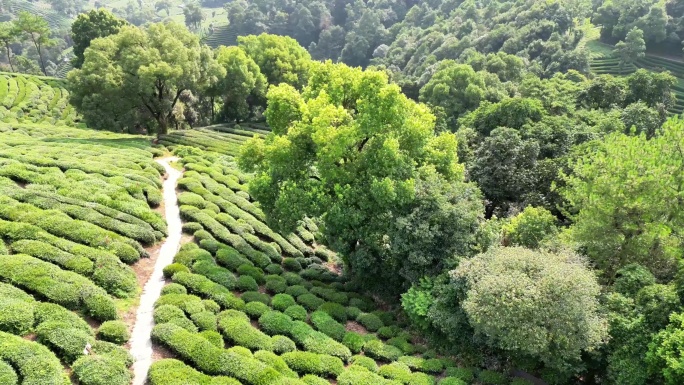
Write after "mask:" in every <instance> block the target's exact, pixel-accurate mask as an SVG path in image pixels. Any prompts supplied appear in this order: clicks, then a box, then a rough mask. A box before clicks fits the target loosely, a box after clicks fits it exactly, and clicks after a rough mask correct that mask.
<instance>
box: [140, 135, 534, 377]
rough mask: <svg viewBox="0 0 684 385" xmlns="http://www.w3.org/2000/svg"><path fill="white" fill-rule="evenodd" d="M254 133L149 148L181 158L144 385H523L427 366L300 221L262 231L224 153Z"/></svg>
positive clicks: (170, 138) (426, 356) (397, 320)
mask: <svg viewBox="0 0 684 385" xmlns="http://www.w3.org/2000/svg"><path fill="white" fill-rule="evenodd" d="M267 133H268V131H267V130H266V129H265V127H259V126H232V127H231V126H211V127H207V128H204V129H200V130H193V131H184V132H174V133H171V134H169V135H166V136H163V137H162V138H161V140H160V143H161V144H163V145H165V146H167V147H168V148H169V149H171V150H173V151H174V153H175V154H176V155H178V156H180V157H181V162H182V164H183V167H184V169H185V173H184V176H183V178H182V179H181V180H180V181H179V183H178V185H179V186H178V188H179V191H180V195H179V204H180V205H181V206H180V211H181V217H182V218H183V220H184V225H183V231H184V232H185V233H187V234H188V235H192V238H191V239H192V241H190V242H187V243H185V244H184V245H183V246H182V247H181V249H180V251H179V252H178V254H177V255H176V256H175V258H174V263H173V264H171V265H169V266H168V267H166V268H165V270H164V273H165V277H166V279H167V285H166V286H165V287H164V289H163V291H162V296H161V297H160V299H159V300H158V301H157V303H156V305H155V311H154V319H155V322H156V326H155V328H154V330H153V332H152V338H153V341H154V343H155V346H156V347H157V349H159V348H163V349H164V351H167V352H171V353H170V354H172V355H173V358H165V359H162V360H159V361H157V362H155V363H154V364H153V365H152V367H151V369H150V373H149V382H150V383H151V384H152V385H181V384H249V385H268V384H273V385H275V384H293V385H294V384H300V385H304V384H309V385H318V384H329V383H335V382H333V381H336V383H337V384H340V385H364V384H368V385H384V384H386V385H390V384H391V385H400V384H407V385H408V384H411V385H419V384H425V385H432V384H443V385H455V384H459V385H460V384H508V383H515V384H518V383H519V384H525V383H527V382H525V381H522V380H520V379H516V380H513V382H509V381H510V380H509V379H508V378H507V377H506V376H504V375H503V374H501V373H498V372H494V371H488V370H483V371H478V370H476V369H475V368H470V367H461V366H459V365H458V364H457V362H455V361H453V360H450V359H448V358H444V357H438V356H437V355H436V354H435V352H434V351H432V350H429V349H428V347H426V346H425V345H422V344H420V343H418V341H417V340H415V338H414V337H415V336H414V335H412V334H410V333H409V332H408V331H407V330H406V329H405V326H406V325H405V321H404V320H403V319H401V317H397V316H396V314H395V313H394V312H392V311H388V310H387V309H384V310H381V308H383V307H382V306H380V304H378V303H376V302H375V301H374V300H373V298H370V297H367V296H365V295H362V294H359V293H358V292H357V291H356V290H355V289H356V288H355V287H353V286H352V285H351V284H350V283H348V282H346V281H345V279H344V278H343V277H342V276H341V275H340V274H338V273H337V272H336V271H335V269H334V268H333V267H334V266H335V265H336V264H335V261H336V256H335V255H334V254H333V253H332V252H330V251H329V250H327V249H326V248H324V247H322V246H320V245H319V244H318V240H319V231H318V228H317V226H316V224H315V223H314V222H312V221H309V220H307V221H305V222H303V223H301V225H300V226H299V228H298V229H297V231H296V232H295V233H293V234H279V233H277V232H274V231H272V230H271V229H270V228H269V226H268V225H267V224H266V222H265V220H266V219H265V216H264V214H263V212H262V211H261V210H260V209H259V207H258V205H256V204H255V203H254V202H253V201H252V199H251V198H250V196H249V194H248V193H247V183H248V182H249V176H248V175H245V174H243V173H241V172H240V171H238V169H237V167H236V165H235V163H234V159H233V157H232V156H231V155H226V154H236V153H237V152H238V148H239V146H240V144H241V143H242V142H243V141H244V140H246V139H247V138H249V137H250V136H253V135H264V134H267Z"/></svg>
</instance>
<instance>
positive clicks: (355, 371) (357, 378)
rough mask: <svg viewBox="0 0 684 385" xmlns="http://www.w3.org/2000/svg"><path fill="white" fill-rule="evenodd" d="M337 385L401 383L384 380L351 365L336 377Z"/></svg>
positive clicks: (392, 384)
mask: <svg viewBox="0 0 684 385" xmlns="http://www.w3.org/2000/svg"><path fill="white" fill-rule="evenodd" d="M337 385H401V382H399V381H394V380H386V379H384V378H382V377H381V376H379V375H377V374H375V373H372V372H370V371H368V370H367V369H365V368H363V367H360V366H356V365H352V366H350V367H349V368H348V369H347V370H345V371H344V372H343V373H342V374H340V375H339V376H338V377H337Z"/></svg>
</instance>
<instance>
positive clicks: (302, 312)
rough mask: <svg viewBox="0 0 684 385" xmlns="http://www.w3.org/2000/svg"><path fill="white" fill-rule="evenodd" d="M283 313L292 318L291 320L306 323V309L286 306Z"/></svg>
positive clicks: (298, 306)
mask: <svg viewBox="0 0 684 385" xmlns="http://www.w3.org/2000/svg"><path fill="white" fill-rule="evenodd" d="M284 313H285V314H287V315H289V316H290V317H292V319H293V320H297V321H306V319H307V317H308V316H309V314H308V313H307V312H306V309H305V308H304V307H303V306H301V305H292V306H288V307H287V309H285V311H284Z"/></svg>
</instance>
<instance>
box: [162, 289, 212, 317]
mask: <svg viewBox="0 0 684 385" xmlns="http://www.w3.org/2000/svg"><path fill="white" fill-rule="evenodd" d="M164 305H174V306H177V307H178V308H180V309H181V310H183V311H184V312H185V314H188V315H192V314H195V313H199V312H201V311H204V310H206V309H205V308H204V304H203V303H202V300H201V299H200V298H199V297H197V296H195V295H191V294H166V295H163V296H161V297H159V299H158V300H157V302H155V304H154V307H155V308H157V307H161V306H164Z"/></svg>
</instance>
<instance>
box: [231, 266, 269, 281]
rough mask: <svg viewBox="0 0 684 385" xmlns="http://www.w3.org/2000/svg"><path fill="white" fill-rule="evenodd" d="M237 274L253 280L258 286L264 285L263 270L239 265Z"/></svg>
mask: <svg viewBox="0 0 684 385" xmlns="http://www.w3.org/2000/svg"><path fill="white" fill-rule="evenodd" d="M237 273H238V274H239V275H240V276H244V275H247V276H250V277H252V278H254V280H255V281H256V282H257V283H258V284H259V285H263V284H264V283H266V279H265V278H264V272H263V270H261V269H260V268H258V267H254V266H251V265H247V264H244V265H241V266H240V267H238V269H237Z"/></svg>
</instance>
